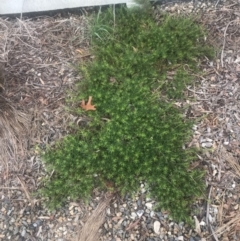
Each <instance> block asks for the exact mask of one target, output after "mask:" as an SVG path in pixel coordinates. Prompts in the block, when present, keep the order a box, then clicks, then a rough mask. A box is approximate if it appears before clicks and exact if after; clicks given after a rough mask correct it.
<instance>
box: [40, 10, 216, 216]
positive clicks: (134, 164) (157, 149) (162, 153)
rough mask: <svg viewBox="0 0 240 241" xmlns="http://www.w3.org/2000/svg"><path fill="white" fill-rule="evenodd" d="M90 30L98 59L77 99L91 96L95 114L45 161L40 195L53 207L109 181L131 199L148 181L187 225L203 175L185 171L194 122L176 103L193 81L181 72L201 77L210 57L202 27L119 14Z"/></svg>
mask: <svg viewBox="0 0 240 241" xmlns="http://www.w3.org/2000/svg"><path fill="white" fill-rule="evenodd" d="M91 32H92V41H93V43H92V46H93V52H94V55H95V59H94V61H93V62H92V63H88V64H86V65H85V66H82V67H81V72H82V74H83V75H84V78H85V81H84V82H81V84H80V85H79V86H80V87H79V93H78V96H77V97H75V99H77V101H78V102H80V101H81V100H82V99H85V100H86V99H87V98H88V96H92V97H93V104H94V105H95V106H96V111H89V112H87V113H86V114H87V115H88V118H89V119H90V121H89V122H88V124H87V125H86V126H85V127H84V128H81V129H79V131H78V133H77V134H75V135H72V136H71V135H70V136H67V137H66V138H65V139H64V140H63V141H62V142H60V143H59V144H58V145H56V146H55V148H54V149H50V150H48V151H47V152H46V154H45V155H44V156H43V157H44V160H45V163H46V165H47V167H48V170H49V172H50V171H52V170H54V174H53V175H52V176H51V178H49V179H47V181H46V182H45V187H44V189H43V190H42V194H43V195H44V196H46V197H48V198H49V202H50V205H52V206H56V205H59V204H61V203H62V202H63V201H64V200H66V198H67V197H68V196H70V197H71V198H78V197H82V198H88V197H89V196H90V194H91V190H92V189H93V188H94V187H96V186H100V187H102V188H105V187H106V184H107V183H109V182H111V183H113V185H114V189H115V190H118V191H119V192H121V193H122V194H124V193H128V192H130V193H131V192H133V191H136V190H137V189H138V188H139V182H140V181H141V180H143V181H145V182H146V183H148V185H149V188H150V191H151V195H152V196H153V197H154V198H155V199H156V200H157V201H158V202H159V206H160V207H161V208H163V209H167V210H170V211H171V214H172V216H173V217H174V218H175V219H177V220H185V221H189V214H190V207H191V204H192V202H193V200H194V198H196V197H199V196H200V195H201V194H202V191H203V188H204V184H203V182H202V177H203V173H202V172H201V171H199V170H191V171H189V170H188V168H189V164H190V162H191V161H193V160H194V159H195V158H196V154H195V153H196V152H195V150H192V149H183V145H184V144H185V143H186V142H188V141H189V138H190V136H191V126H192V123H191V122H190V121H189V120H185V119H184V118H183V115H182V112H181V110H180V109H178V108H177V107H175V106H174V104H173V103H172V101H171V99H174V98H180V97H182V96H183V91H184V89H185V85H186V84H189V83H190V82H191V78H190V76H189V74H188V72H187V71H186V70H185V68H184V66H185V65H187V66H188V70H191V71H193V70H195V71H196V69H197V65H198V61H199V58H200V57H202V56H204V55H207V56H208V57H211V56H212V55H213V51H212V49H211V48H209V47H207V46H206V45H205V42H204V40H203V39H204V35H205V33H204V31H203V29H202V28H201V27H200V26H199V25H197V24H196V23H194V21H193V20H192V19H191V18H184V17H169V16H164V18H163V20H162V23H161V25H157V24H156V22H155V21H154V17H153V15H152V13H151V12H150V11H146V10H145V11H143V10H140V9H135V10H127V9H125V8H120V9H118V10H116V12H113V11H112V9H110V10H108V11H107V12H105V13H102V14H98V16H97V18H96V20H95V25H94V26H93V27H92V31H91ZM170 72H171V76H172V78H169V77H168V75H169V73H170ZM163 97H164V98H163ZM79 111H80V110H78V112H79ZM80 112H81V113H84V111H83V110H81V111H80Z"/></svg>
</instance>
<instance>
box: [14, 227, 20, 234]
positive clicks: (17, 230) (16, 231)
mask: <svg viewBox="0 0 240 241" xmlns="http://www.w3.org/2000/svg"><path fill="white" fill-rule="evenodd" d="M18 232H19V229H18V227H15V228H14V230H13V234H14V235H16V234H17V233H18Z"/></svg>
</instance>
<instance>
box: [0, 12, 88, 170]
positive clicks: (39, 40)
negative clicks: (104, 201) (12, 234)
mask: <svg viewBox="0 0 240 241" xmlns="http://www.w3.org/2000/svg"><path fill="white" fill-rule="evenodd" d="M87 24H88V23H87V20H86V17H84V16H70V17H69V18H64V19H63V18H61V17H60V16H58V17H39V18H36V19H15V20H11V19H10V20H8V19H2V18H0V63H1V65H2V68H1V70H0V73H2V77H1V81H0V87H1V89H0V90H1V96H0V111H1V116H0V128H1V132H0V137H1V138H0V145H1V147H3V148H0V156H1V162H0V165H1V166H2V169H4V170H6V167H7V169H8V172H9V173H10V172H12V171H17V172H19V171H20V170H22V171H23V170H24V168H26V165H25V161H24V158H27V157H29V155H31V154H30V153H29V150H31V148H32V147H34V146H36V145H41V146H42V147H44V146H46V145H47V144H49V143H51V142H53V141H54V140H56V139H59V138H61V137H62V136H63V135H65V134H66V133H67V132H68V129H67V126H68V124H69V122H70V121H72V122H73V121H75V119H76V118H75V117H73V116H71V115H70V114H69V113H67V112H66V111H65V110H64V106H63V104H64V99H65V97H66V90H67V89H71V88H72V87H73V83H75V82H76V80H78V79H80V77H79V76H78V73H77V69H76V67H77V64H78V63H79V61H80V60H81V59H83V57H84V56H82V55H81V53H85V52H86V49H87V48H88V45H89V40H88V38H87V37H86V36H87ZM3 72H4V77H3ZM3 160H4V162H3Z"/></svg>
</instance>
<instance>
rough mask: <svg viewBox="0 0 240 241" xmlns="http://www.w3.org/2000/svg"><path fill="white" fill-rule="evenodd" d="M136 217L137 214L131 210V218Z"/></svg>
mask: <svg viewBox="0 0 240 241" xmlns="http://www.w3.org/2000/svg"><path fill="white" fill-rule="evenodd" d="M136 217H137V214H136V213H135V212H131V219H133V220H134V219H135V218H136Z"/></svg>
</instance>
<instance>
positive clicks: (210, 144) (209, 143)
mask: <svg viewBox="0 0 240 241" xmlns="http://www.w3.org/2000/svg"><path fill="white" fill-rule="evenodd" d="M201 145H202V147H207V148H210V147H212V145H213V144H212V143H211V142H203V143H202V144H201Z"/></svg>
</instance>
